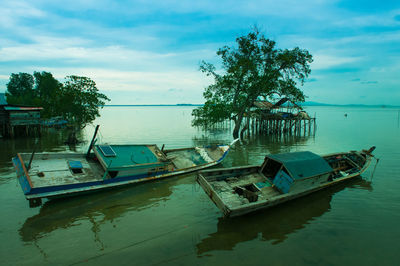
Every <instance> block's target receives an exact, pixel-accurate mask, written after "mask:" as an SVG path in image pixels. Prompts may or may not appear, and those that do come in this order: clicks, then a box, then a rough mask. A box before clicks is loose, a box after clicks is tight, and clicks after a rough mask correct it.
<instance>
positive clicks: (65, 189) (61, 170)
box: [13, 130, 229, 206]
mask: <svg viewBox="0 0 400 266" xmlns="http://www.w3.org/2000/svg"><path fill="white" fill-rule="evenodd" d="M96 131H97V130H96ZM93 139H94V138H93ZM92 143H94V141H92ZM90 148H91V149H92V150H93V153H90V149H89V151H88V153H87V154H80V153H38V154H34V153H32V154H28V153H22V154H19V153H18V154H17V156H16V157H14V158H13V163H14V166H15V169H16V173H17V177H18V180H19V183H20V185H21V187H22V190H23V192H24V194H25V196H26V198H27V199H28V200H29V201H30V205H31V206H35V205H40V204H41V199H42V198H58V197H65V196H72V195H77V194H82V193H87V192H93V191H99V190H103V189H109V188H114V187H119V186H124V185H129V184H134V183H138V182H144V181H149V180H155V179H160V178H166V177H171V176H175V175H179V174H185V173H190V172H193V171H196V170H200V169H204V168H207V167H210V166H213V165H216V164H218V163H220V162H221V161H222V160H223V159H224V157H225V156H226V154H227V153H228V151H229V145H212V146H205V147H193V148H183V149H173V150H164V149H161V150H160V149H159V148H158V147H157V146H156V145H90ZM26 162H29V163H27V164H25V163H26Z"/></svg>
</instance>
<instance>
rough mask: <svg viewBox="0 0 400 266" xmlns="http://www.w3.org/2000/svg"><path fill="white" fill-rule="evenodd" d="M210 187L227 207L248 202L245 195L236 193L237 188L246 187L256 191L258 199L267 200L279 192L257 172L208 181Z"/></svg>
mask: <svg viewBox="0 0 400 266" xmlns="http://www.w3.org/2000/svg"><path fill="white" fill-rule="evenodd" d="M210 184H211V186H212V188H213V189H214V191H215V192H216V193H218V195H219V197H220V198H221V200H222V201H223V202H224V203H225V204H226V206H228V207H229V208H234V207H237V206H241V205H243V204H248V203H249V199H248V198H247V197H246V196H243V195H240V193H236V192H235V191H237V188H238V187H239V188H246V190H247V189H249V190H250V191H251V190H254V191H253V192H256V193H255V194H257V197H258V200H267V199H269V198H272V197H275V196H278V195H280V194H281V193H280V192H279V191H277V190H276V189H275V188H274V187H272V185H271V183H270V182H269V181H268V180H267V178H265V177H264V176H262V175H261V174H259V173H250V174H246V175H241V176H239V177H228V178H225V179H224V180H220V181H212V182H210Z"/></svg>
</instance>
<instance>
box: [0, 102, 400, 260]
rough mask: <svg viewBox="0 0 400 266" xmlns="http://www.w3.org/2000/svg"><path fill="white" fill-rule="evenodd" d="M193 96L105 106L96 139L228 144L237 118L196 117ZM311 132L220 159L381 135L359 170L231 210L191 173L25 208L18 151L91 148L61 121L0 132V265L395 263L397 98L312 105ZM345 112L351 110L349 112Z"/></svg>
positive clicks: (348, 145) (249, 145)
mask: <svg viewBox="0 0 400 266" xmlns="http://www.w3.org/2000/svg"><path fill="white" fill-rule="evenodd" d="M191 110H192V107H186V106H184V107H106V108H104V109H103V110H102V112H101V113H102V116H101V117H100V118H99V119H98V120H97V121H96V122H95V124H100V125H101V127H100V134H99V138H100V140H99V141H102V142H109V143H146V144H151V143H155V144H157V145H159V146H161V145H163V144H165V145H166V148H180V147H186V146H194V145H202V144H209V143H230V142H231V141H232V136H231V133H230V132H231V129H229V128H218V129H213V130H210V131H206V132H205V131H202V130H199V129H196V128H193V127H191V126H190V120H191V116H190V114H191ZM308 111H309V113H310V114H312V115H313V116H314V114H316V116H317V130H316V133H315V136H305V137H282V138H276V137H268V136H249V137H247V138H246V139H245V140H243V141H241V142H239V143H236V144H235V146H234V147H233V149H232V150H231V152H230V153H229V155H228V157H227V158H226V159H225V161H224V162H223V165H222V166H223V167H229V166H238V165H245V164H260V163H261V162H262V161H263V159H264V156H265V155H266V154H268V153H277V152H287V151H301V150H310V151H313V152H315V153H319V154H325V153H331V152H336V151H348V150H359V149H363V148H369V147H370V146H374V145H375V146H377V149H376V151H375V152H374V154H375V155H376V156H377V157H378V158H379V159H380V161H379V163H378V164H377V166H376V168H375V162H374V163H373V164H372V165H371V167H370V168H369V169H368V170H367V171H366V172H365V173H364V174H363V176H362V177H361V178H357V179H354V180H351V181H349V182H346V183H344V184H340V185H338V186H335V187H332V188H329V189H326V190H324V191H320V192H317V193H314V194H312V195H310V196H307V197H304V198H301V199H298V200H295V201H292V202H289V203H286V204H283V205H280V206H277V207H274V208H272V209H268V210H265V211H262V212H258V213H254V214H251V215H247V216H243V217H237V218H233V219H223V218H222V214H221V212H220V211H219V209H217V207H216V206H215V205H214V204H213V203H212V202H211V201H210V200H209V198H208V197H207V195H206V194H205V193H204V192H203V191H202V189H201V188H200V187H199V186H198V185H197V184H196V182H195V175H186V176H180V177H173V178H170V179H165V180H161V181H156V182H150V183H144V184H139V185H135V186H131V187H127V188H122V189H117V190H112V191H106V192H101V193H96V194H91V195H85V196H82V197H76V198H71V199H66V200H57V201H55V200H54V201H47V202H45V204H44V205H43V206H41V207H39V208H32V209H31V208H29V206H28V202H27V201H26V200H25V198H24V196H23V194H22V191H21V189H20V187H19V184H18V182H17V180H16V177H15V174H14V172H13V167H12V163H11V157H12V156H14V155H15V153H16V152H31V151H32V150H33V149H34V147H36V150H37V151H64V150H71V149H72V150H77V151H82V152H84V151H86V149H87V146H88V144H89V141H90V138H91V134H92V133H93V130H94V127H92V126H90V127H88V128H86V129H85V131H84V132H83V133H82V138H83V139H85V140H86V142H84V143H82V144H80V145H78V146H76V147H68V146H66V145H64V144H63V142H64V140H65V139H66V135H65V134H66V133H64V132H51V131H50V132H43V134H42V138H40V139H35V138H17V139H15V140H5V139H0V150H1V154H0V195H1V196H0V197H1V202H2V208H1V210H0V217H2V218H1V222H0V224H1V229H0V239H2V241H1V243H0V264H1V265H28V264H29V265H39V264H40V265H54V264H61V265H76V264H78V265H79V264H85V265H103V264H104V265H109V264H111V263H114V264H118V265H154V264H170V265H176V264H178V265H182V264H184V265H186V264H200V265H202V264H207V265H214V264H228V263H230V264H235V265H236V264H247V265H260V264H272V265H293V264H294V265H348V264H353V265H396V264H397V263H396V261H398V240H399V239H400V230H399V229H398V225H399V223H400V194H399V193H398V191H400V184H399V178H400V125H399V122H400V121H399V110H398V109H394V108H358V107H310V108H308ZM344 114H347V117H345V116H344Z"/></svg>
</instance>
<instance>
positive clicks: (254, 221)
mask: <svg viewBox="0 0 400 266" xmlns="http://www.w3.org/2000/svg"><path fill="white" fill-rule="evenodd" d="M346 187H351V188H359V189H367V190H369V191H372V186H371V182H369V181H366V180H364V179H362V178H356V179H353V180H349V181H348V182H346V183H342V184H338V185H337V186H334V187H331V188H328V189H325V190H322V191H319V192H316V193H313V194H311V195H309V196H306V197H303V198H299V199H297V200H294V201H290V202H287V203H284V204H282V205H279V206H276V207H274V208H270V209H268V210H265V211H261V212H257V213H254V214H249V215H245V216H241V217H235V218H228V219H226V218H223V217H221V218H219V221H218V224H217V232H215V233H212V234H210V235H208V237H207V238H204V239H203V240H201V241H200V243H198V244H197V245H196V248H197V255H198V256H201V255H204V254H205V253H207V252H210V251H214V250H232V249H233V248H234V247H235V246H236V245H237V244H238V243H241V242H245V241H250V240H254V239H256V238H261V240H263V241H270V242H271V243H272V244H273V245H276V244H279V243H281V242H283V241H285V239H286V238H287V237H288V235H290V234H292V233H294V232H296V231H298V230H300V229H302V228H304V227H305V226H306V225H307V224H309V223H310V222H311V221H313V220H314V219H316V218H317V217H320V216H322V215H323V214H324V213H326V212H329V211H330V209H331V205H330V203H331V200H332V196H333V195H334V194H335V193H337V192H339V191H341V190H343V189H344V188H346Z"/></svg>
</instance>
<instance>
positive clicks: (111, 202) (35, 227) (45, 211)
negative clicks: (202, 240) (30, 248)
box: [19, 180, 172, 249]
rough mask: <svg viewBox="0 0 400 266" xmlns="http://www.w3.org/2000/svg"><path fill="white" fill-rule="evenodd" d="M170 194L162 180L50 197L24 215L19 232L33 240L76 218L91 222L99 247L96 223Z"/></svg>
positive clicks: (68, 223)
mask: <svg viewBox="0 0 400 266" xmlns="http://www.w3.org/2000/svg"><path fill="white" fill-rule="evenodd" d="M171 194H172V191H171V183H169V182H166V181H164V180H160V181H157V182H150V183H146V184H139V185H136V186H133V187H132V186H131V187H126V188H121V189H115V190H113V191H104V192H98V193H94V194H89V195H84V196H80V197H74V198H70V199H60V200H51V201H48V202H46V203H45V204H44V205H43V206H42V208H41V209H40V212H39V214H37V215H35V216H32V217H30V218H28V219H27V220H26V221H25V223H24V224H23V226H22V227H21V229H20V230H19V233H20V235H21V238H22V240H23V241H24V242H32V241H33V242H36V241H37V240H39V239H40V238H42V237H44V236H46V235H47V234H48V233H50V232H52V231H55V230H57V229H60V228H68V227H70V226H73V225H74V223H76V222H78V221H80V220H88V221H90V222H91V223H92V225H93V226H92V232H93V233H94V238H95V241H96V242H97V243H99V244H100V249H103V247H104V245H103V244H102V242H101V240H100V238H99V232H100V225H101V224H104V223H105V222H106V221H110V222H111V223H113V222H114V220H115V219H116V218H118V217H120V216H122V215H124V213H126V212H129V211H141V210H144V209H147V208H151V207H152V206H153V205H154V204H157V202H159V201H161V200H168V199H169V196H170V195H171Z"/></svg>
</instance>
